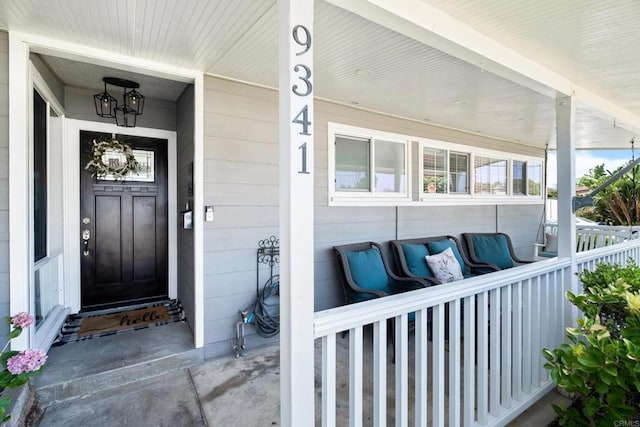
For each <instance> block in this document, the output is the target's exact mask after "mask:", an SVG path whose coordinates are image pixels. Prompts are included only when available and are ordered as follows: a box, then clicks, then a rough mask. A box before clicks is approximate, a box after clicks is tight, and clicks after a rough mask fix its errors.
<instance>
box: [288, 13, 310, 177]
mask: <svg viewBox="0 0 640 427" xmlns="http://www.w3.org/2000/svg"><path fill="white" fill-rule="evenodd" d="M292 36H293V41H294V42H295V43H296V44H297V45H299V46H300V47H302V50H301V51H300V52H296V56H301V57H302V58H304V55H305V54H306V53H308V52H309V49H311V33H310V32H309V30H308V29H307V27H305V26H303V25H296V26H295V27H293V31H292ZM293 71H294V72H295V73H296V74H297V75H298V79H300V80H301V82H300V83H297V84H294V85H293V86H291V91H292V92H293V93H294V94H295V95H297V96H300V97H308V96H310V95H311V94H312V93H313V84H312V83H311V68H309V67H308V66H307V65H305V64H296V65H294V66H293ZM291 122H292V123H295V124H297V125H300V126H301V127H302V130H301V132H299V133H300V135H304V136H311V133H310V132H309V126H311V122H310V121H309V106H308V105H305V106H304V107H302V110H300V111H299V112H298V114H296V116H295V117H294V118H293V120H292V121H291ZM298 149H299V150H300V152H301V155H302V159H301V160H302V163H301V167H300V170H299V171H298V173H303V174H308V173H309V170H308V169H307V143H306V142H305V143H303V144H302V145H300V146H299V147H298Z"/></svg>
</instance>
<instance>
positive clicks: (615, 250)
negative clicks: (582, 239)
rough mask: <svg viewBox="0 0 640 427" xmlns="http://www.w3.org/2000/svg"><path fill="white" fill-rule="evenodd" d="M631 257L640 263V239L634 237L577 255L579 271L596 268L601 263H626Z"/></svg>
mask: <svg viewBox="0 0 640 427" xmlns="http://www.w3.org/2000/svg"><path fill="white" fill-rule="evenodd" d="M629 259H633V260H634V262H635V263H636V264H639V263H640V240H638V239H634V240H629V241H626V242H623V243H619V244H616V245H613V246H607V247H604V248H598V249H594V250H592V251H587V252H580V253H578V254H577V255H576V261H577V263H578V272H580V271H583V270H594V269H595V268H596V265H597V264H599V263H603V262H606V263H609V264H620V265H626V264H627V262H628V261H629Z"/></svg>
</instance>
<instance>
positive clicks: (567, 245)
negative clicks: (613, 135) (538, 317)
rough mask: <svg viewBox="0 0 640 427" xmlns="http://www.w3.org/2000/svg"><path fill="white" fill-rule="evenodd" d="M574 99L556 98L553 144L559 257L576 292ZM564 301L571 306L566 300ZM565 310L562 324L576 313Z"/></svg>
mask: <svg viewBox="0 0 640 427" xmlns="http://www.w3.org/2000/svg"><path fill="white" fill-rule="evenodd" d="M575 102H576V100H575V98H574V97H572V96H563V97H558V98H557V99H556V135H557V136H556V143H557V147H558V156H557V162H558V165H557V170H558V256H559V257H570V258H571V269H570V271H569V272H567V276H566V277H564V280H565V283H566V285H567V286H566V287H567V288H568V289H569V290H571V292H573V293H576V292H577V287H578V279H577V277H576V275H575V273H576V271H577V264H576V219H575V215H574V214H573V207H572V203H571V201H572V199H573V196H575V194H576V178H575V170H576V167H575V152H576V150H575V138H574V136H575V112H576V107H575ZM565 304H567V306H570V305H569V304H568V303H567V302H566V301H565ZM572 311H573V310H571V309H569V310H567V311H566V315H565V318H564V319H563V320H564V324H565V325H568V324H573V322H574V321H575V317H576V316H575V315H574V314H572Z"/></svg>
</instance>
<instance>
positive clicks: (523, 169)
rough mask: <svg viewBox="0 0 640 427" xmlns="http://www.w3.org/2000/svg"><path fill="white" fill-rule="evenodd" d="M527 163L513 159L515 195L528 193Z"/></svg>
mask: <svg viewBox="0 0 640 427" xmlns="http://www.w3.org/2000/svg"><path fill="white" fill-rule="evenodd" d="M526 183H527V163H526V162H522V161H520V160H514V161H513V195H514V196H524V195H526V194H527V185H526Z"/></svg>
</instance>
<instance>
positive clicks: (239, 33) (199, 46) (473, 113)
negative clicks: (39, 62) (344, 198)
mask: <svg viewBox="0 0 640 427" xmlns="http://www.w3.org/2000/svg"><path fill="white" fill-rule="evenodd" d="M421 1H424V2H425V3H428V4H430V5H432V6H435V7H437V8H438V9H440V10H442V11H443V12H445V13H447V14H449V15H450V16H451V17H453V18H455V19H457V20H459V21H461V22H463V23H464V24H466V25H468V26H470V27H472V28H474V29H476V30H478V31H480V32H481V33H483V34H485V35H486V36H488V37H490V38H492V39H493V40H495V41H497V42H498V43H500V44H502V45H504V46H506V47H509V48H511V49H514V50H516V51H518V52H520V53H522V54H523V55H525V56H527V57H528V58H531V59H533V60H534V61H537V62H538V63H540V64H542V65H544V66H545V67H546V68H548V69H550V70H553V71H555V72H557V73H559V74H561V75H563V76H564V77H566V78H567V79H569V80H572V81H575V82H576V83H579V84H580V85H582V86H584V87H586V88H588V89H589V90H591V91H593V92H594V93H596V94H598V95H600V96H602V97H604V98H606V99H608V100H609V101H611V102H612V103H614V104H616V105H618V106H620V107H623V108H625V109H627V110H628V111H629V112H631V113H632V114H636V115H638V116H640V51H638V49H637V46H638V45H639V44H640V30H637V29H636V28H634V26H635V25H636V21H637V20H638V19H637V18H640V3H638V2H637V1H634V0H617V1H616V2H600V1H596V0H563V1H562V2H558V1H551V0H545V1H542V0H541V1H538V2H529V1H526V0H518V1H514V0H487V1H483V2H477V1H473V0H457V1H455V2H451V1H447V0H421ZM277 9H278V8H277V1H276V0H262V1H257V0H134V1H131V0H109V1H105V0H82V1H80V0H72V1H68V0H67V1H65V0H3V1H1V2H0V27H3V28H5V29H8V30H15V31H20V32H24V33H29V34H35V35H39V36H42V37H48V38H51V39H57V40H61V41H65V42H70V43H76V44H79V45H85V46H89V47H93V48H98V49H104V50H108V51H113V52H115V53H118V54H123V55H130V56H135V57H139V58H143V59H146V60H151V61H157V62H161V63H166V64H170V65H173V66H179V67H184V68H191V69H196V70H200V71H203V72H205V73H209V74H215V75H219V76H224V77H230V78H234V79H238V80H243V81H247V82H252V83H257V84H261V85H267V86H271V87H277V84H278V78H277V74H278V69H277V67H278V59H277V55H278V51H277V33H278V31H277V28H278V19H277V12H278V11H277ZM78 54H79V55H82V52H78ZM314 54H315V57H314V86H315V95H316V96H318V97H322V98H326V99H331V100H335V101H338V102H343V103H347V104H356V103H357V105H358V107H360V108H364V109H369V110H374V111H380V112H383V113H387V114H392V115H396V116H402V117H407V118H411V119H415V120H419V121H425V120H426V121H428V122H429V123H432V124H438V125H443V126H447V127H452V128H457V129H462V130H466V131H469V132H473V133H481V134H483V135H487V136H494V137H497V138H502V139H506V140H509V141H515V142H519V143H523V144H528V145H534V146H538V147H544V145H545V144H546V143H549V144H550V146H551V147H553V146H554V145H555V135H554V134H555V112H554V103H555V101H554V99H552V98H550V97H548V96H545V95H542V94H540V93H539V92H535V91H533V90H531V89H528V88H526V87H523V86H520V85H518V84H516V83H514V82H512V81H510V80H507V79H505V78H502V77H499V76H497V75H495V74H492V73H490V72H487V71H483V70H482V69H481V68H480V67H478V66H477V65H474V64H470V63H468V62H465V61H462V60H460V59H457V58H454V57H453V56H450V55H448V54H446V53H443V52H441V51H439V50H436V49H434V48H432V47H430V46H427V45H425V44H423V43H421V42H418V41H416V40H414V39H412V38H409V37H407V36H405V35H401V34H399V33H397V32H394V31H392V30H390V29H388V28H385V27H383V26H381V25H378V24H375V23H373V22H371V21H368V20H366V19H364V18H362V17H361V16H358V15H357V14H354V13H350V12H347V11H345V10H343V9H341V8H339V7H337V6H334V5H331V4H329V3H325V2H324V1H321V0H317V1H316V3H315V28H314ZM45 60H46V61H47V62H48V64H49V66H50V67H51V68H52V70H53V71H54V72H55V73H56V74H58V76H59V77H60V79H61V80H62V81H63V82H65V84H67V85H70V86H77V87H86V88H91V89H97V90H100V89H101V88H102V84H101V78H102V77H103V76H105V75H107V74H109V73H111V74H113V72H112V71H113V70H109V69H105V68H104V67H99V66H95V65H88V64H80V63H77V62H76V61H70V60H68V59H58V58H52V57H45ZM119 73H120V74H118V76H119V77H124V78H131V76H132V75H131V73H130V72H128V71H127V70H120V71H119ZM135 77H136V78H134V80H136V79H137V80H140V79H142V78H144V81H143V82H141V83H142V87H141V91H142V92H143V93H145V95H147V96H151V97H158V98H163V99H175V97H177V96H178V95H179V93H180V92H181V89H180V88H181V87H183V86H182V85H184V83H180V82H175V83H172V82H169V81H166V80H161V79H157V78H155V77H151V76H147V77H143V76H139V75H137V76H135ZM174 84H175V86H173V85H174ZM145 91H146V92H145ZM576 124H577V136H576V142H577V146H578V147H581V148H611V147H621V148H628V147H629V140H630V139H631V137H633V136H634V135H635V133H636V132H638V133H640V130H638V129H636V128H634V127H631V128H630V129H623V128H621V127H620V126H614V118H613V117H608V116H606V115H604V114H602V113H600V112H598V111H596V110H595V109H593V108H590V107H589V106H587V105H584V104H579V105H578V109H577V114H576ZM635 125H640V124H635Z"/></svg>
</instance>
